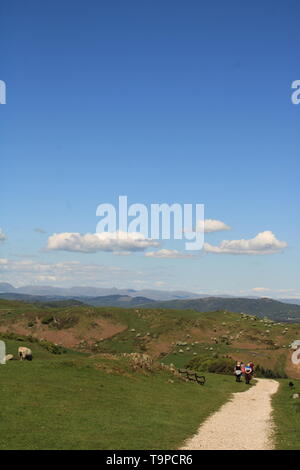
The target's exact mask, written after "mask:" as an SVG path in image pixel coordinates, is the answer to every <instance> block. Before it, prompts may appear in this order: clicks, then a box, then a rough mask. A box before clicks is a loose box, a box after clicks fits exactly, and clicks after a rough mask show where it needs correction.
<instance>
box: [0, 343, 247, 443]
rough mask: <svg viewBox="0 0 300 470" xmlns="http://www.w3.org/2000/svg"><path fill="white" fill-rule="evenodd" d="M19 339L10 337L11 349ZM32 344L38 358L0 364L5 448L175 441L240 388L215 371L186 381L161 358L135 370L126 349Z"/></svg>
mask: <svg viewBox="0 0 300 470" xmlns="http://www.w3.org/2000/svg"><path fill="white" fill-rule="evenodd" d="M19 344H20V343H19V342H18V341H7V350H8V352H10V353H14V354H16V351H17V347H18V346H19ZM32 350H33V356H34V359H33V361H32V362H26V361H25V362H20V361H10V362H8V363H7V364H6V365H5V366H0V367H1V383H2V393H1V396H0V417H1V419H0V449H176V448H178V447H179V446H180V445H182V444H183V442H184V440H185V439H186V438H188V437H190V436H191V434H193V433H194V432H195V431H196V430H197V428H198V426H199V423H201V422H202V421H203V420H204V419H205V418H206V417H207V416H208V415H209V414H210V413H211V412H213V411H215V410H216V409H218V408H219V407H220V406H221V404H222V403H224V402H225V401H226V400H227V399H228V398H229V396H230V393H231V392H233V391H234V390H235V388H236V384H235V383H234V381H233V380H232V378H231V377H223V376H218V375H214V374H208V375H207V383H206V385H205V386H200V385H196V384H193V383H186V382H184V381H182V380H181V379H180V378H177V377H174V376H173V375H172V374H171V373H170V372H169V371H167V370H164V369H161V368H159V366H158V365H157V366H155V367H154V368H153V370H152V371H148V372H147V371H144V372H135V371H133V369H132V367H131V366H130V364H129V362H128V359H127V358H124V357H122V356H110V355H104V356H103V355H96V356H93V357H87V356H85V355H83V354H81V353H75V352H72V351H68V352H67V353H65V354H63V355H61V356H55V355H52V354H50V353H49V352H47V351H45V350H44V349H43V348H41V347H40V346H39V345H38V344H36V343H34V344H33V345H32ZM240 385H241V389H245V388H246V386H245V385H244V384H240ZM20 430H26V432H20Z"/></svg>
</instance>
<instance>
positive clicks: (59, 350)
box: [40, 340, 67, 354]
mask: <svg viewBox="0 0 300 470" xmlns="http://www.w3.org/2000/svg"><path fill="white" fill-rule="evenodd" d="M40 345H41V346H42V348H44V349H46V350H47V351H49V352H50V353H51V354H64V353H66V352H67V350H66V349H65V348H63V347H62V346H58V345H57V344H54V343H51V342H50V341H45V340H43V341H40Z"/></svg>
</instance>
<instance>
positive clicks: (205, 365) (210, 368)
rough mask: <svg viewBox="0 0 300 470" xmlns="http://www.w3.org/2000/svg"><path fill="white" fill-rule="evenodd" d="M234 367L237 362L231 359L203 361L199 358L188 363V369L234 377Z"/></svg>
mask: <svg viewBox="0 0 300 470" xmlns="http://www.w3.org/2000/svg"><path fill="white" fill-rule="evenodd" d="M234 366H235V362H234V361H233V360H232V359H230V358H216V359H201V358H198V357H197V358H194V359H192V360H191V361H190V362H189V363H188V365H187V368H188V369H193V370H196V371H200V372H212V373H215V374H226V375H232V374H233V369H234Z"/></svg>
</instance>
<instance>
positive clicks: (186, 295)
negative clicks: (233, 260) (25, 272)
mask: <svg viewBox="0 0 300 470" xmlns="http://www.w3.org/2000/svg"><path fill="white" fill-rule="evenodd" d="M0 293H5V294H6V293H15V294H28V295H46V296H60V297H100V296H101V297H102V296H110V295H119V296H130V297H147V298H148V299H151V300H175V299H195V298H199V297H206V295H199V294H195V293H192V292H186V291H161V290H155V289H144V290H139V291H136V290H134V289H117V288H116V287H112V288H104V287H81V286H79V287H53V286H31V285H29V286H22V287H14V286H13V285H12V284H9V283H7V282H0Z"/></svg>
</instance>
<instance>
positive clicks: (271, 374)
mask: <svg viewBox="0 0 300 470" xmlns="http://www.w3.org/2000/svg"><path fill="white" fill-rule="evenodd" d="M255 375H256V376H257V377H264V378H266V379H286V378H287V375H286V373H285V372H284V370H276V371H274V370H272V369H265V368H264V367H262V366H260V365H259V364H258V365H257V366H256V367H255Z"/></svg>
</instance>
